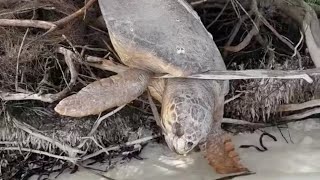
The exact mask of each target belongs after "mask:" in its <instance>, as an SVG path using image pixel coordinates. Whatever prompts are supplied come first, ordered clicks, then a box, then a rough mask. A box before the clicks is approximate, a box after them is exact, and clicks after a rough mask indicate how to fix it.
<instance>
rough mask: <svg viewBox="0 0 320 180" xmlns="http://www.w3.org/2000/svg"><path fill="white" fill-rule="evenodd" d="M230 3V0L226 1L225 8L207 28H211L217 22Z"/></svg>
mask: <svg viewBox="0 0 320 180" xmlns="http://www.w3.org/2000/svg"><path fill="white" fill-rule="evenodd" d="M229 3H230V0H227V2H226V3H225V5H224V6H223V8H222V9H221V11H220V13H219V14H218V15H217V17H216V18H215V19H214V20H213V21H212V22H211V23H210V24H209V25H208V26H207V27H206V29H209V28H210V27H211V26H212V25H213V24H214V23H216V22H217V20H218V19H219V18H220V16H221V15H222V14H223V12H224V11H225V10H226V8H227V7H228V5H229Z"/></svg>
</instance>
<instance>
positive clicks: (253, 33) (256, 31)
mask: <svg viewBox="0 0 320 180" xmlns="http://www.w3.org/2000/svg"><path fill="white" fill-rule="evenodd" d="M255 24H256V26H253V27H252V29H251V30H250V32H249V33H248V34H247V36H246V37H245V38H244V39H243V40H242V41H241V43H239V44H238V45H236V46H225V47H224V49H225V50H226V51H231V52H239V51H241V50H242V49H244V48H246V47H247V46H248V45H249V44H250V42H251V40H252V38H253V37H254V36H256V35H258V34H259V29H257V28H259V27H260V21H259V20H258V18H257V19H256V22H255Z"/></svg>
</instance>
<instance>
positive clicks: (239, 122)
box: [222, 118, 266, 127]
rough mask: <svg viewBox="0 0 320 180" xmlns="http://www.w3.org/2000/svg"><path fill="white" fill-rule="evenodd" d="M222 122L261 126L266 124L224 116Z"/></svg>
mask: <svg viewBox="0 0 320 180" xmlns="http://www.w3.org/2000/svg"><path fill="white" fill-rule="evenodd" d="M222 123H228V124H238V125H250V126H259V127H260V126H261V127H264V126H266V124H263V123H251V122H248V121H244V120H239V119H232V118H223V119H222Z"/></svg>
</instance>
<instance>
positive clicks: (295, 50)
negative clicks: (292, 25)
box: [291, 31, 304, 66]
mask: <svg viewBox="0 0 320 180" xmlns="http://www.w3.org/2000/svg"><path fill="white" fill-rule="evenodd" d="M300 36H301V38H300V40H299V42H298V44H297V45H296V46H295V47H294V53H293V55H292V56H291V58H293V57H295V56H296V55H297V53H298V48H299V46H300V45H301V43H302V41H303V38H304V36H303V33H302V31H300ZM301 66H302V65H301Z"/></svg>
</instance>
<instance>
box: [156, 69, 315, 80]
mask: <svg viewBox="0 0 320 180" xmlns="http://www.w3.org/2000/svg"><path fill="white" fill-rule="evenodd" d="M309 75H320V70H319V69H307V70H288V71H282V70H266V69H256V70H242V71H232V70H229V71H209V72H207V73H203V74H194V75H190V76H186V77H178V76H173V75H169V74H166V75H162V76H156V77H155V78H191V79H215V80H227V79H265V78H271V79H304V80H306V81H307V82H308V83H312V82H313V80H312V78H311V77H310V76H309Z"/></svg>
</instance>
